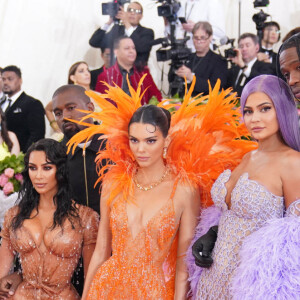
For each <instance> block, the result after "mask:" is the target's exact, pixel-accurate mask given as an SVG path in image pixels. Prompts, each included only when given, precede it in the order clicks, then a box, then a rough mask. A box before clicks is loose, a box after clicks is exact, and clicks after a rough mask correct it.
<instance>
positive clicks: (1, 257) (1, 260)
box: [0, 238, 14, 278]
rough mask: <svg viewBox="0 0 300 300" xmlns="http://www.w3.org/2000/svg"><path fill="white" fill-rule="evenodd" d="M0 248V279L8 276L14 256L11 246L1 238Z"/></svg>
mask: <svg viewBox="0 0 300 300" xmlns="http://www.w3.org/2000/svg"><path fill="white" fill-rule="evenodd" d="M1 242H2V243H1V246H0V278H2V277H4V276H6V275H8V273H9V271H10V268H11V266H12V264H13V261H14V254H13V251H12V249H11V244H10V242H9V241H8V240H7V239H4V238H2V241H1Z"/></svg>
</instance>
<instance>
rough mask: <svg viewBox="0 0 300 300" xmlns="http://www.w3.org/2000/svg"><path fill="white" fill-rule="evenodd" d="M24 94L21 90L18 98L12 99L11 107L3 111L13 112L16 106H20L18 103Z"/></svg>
mask: <svg viewBox="0 0 300 300" xmlns="http://www.w3.org/2000/svg"><path fill="white" fill-rule="evenodd" d="M25 96H26V94H25V92H23V93H22V94H21V95H20V96H19V98H18V99H17V100H16V101H14V103H13V104H12V105H11V107H10V108H8V109H7V110H6V112H5V113H6V114H7V113H8V112H13V111H14V110H15V109H16V108H18V107H20V106H22V105H20V104H21V103H22V100H23V98H24V97H25Z"/></svg>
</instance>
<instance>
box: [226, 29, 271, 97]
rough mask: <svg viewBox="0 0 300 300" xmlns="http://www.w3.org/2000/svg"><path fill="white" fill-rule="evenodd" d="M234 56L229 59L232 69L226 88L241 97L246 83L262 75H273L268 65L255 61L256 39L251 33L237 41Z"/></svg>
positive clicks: (257, 46) (229, 72) (256, 51)
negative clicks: (231, 88) (231, 89)
mask: <svg viewBox="0 0 300 300" xmlns="http://www.w3.org/2000/svg"><path fill="white" fill-rule="evenodd" d="M234 51H235V53H236V55H235V56H234V57H230V58H229V60H231V61H232V63H233V67H232V68H231V69H229V71H228V86H229V87H233V89H234V91H236V92H237V93H238V96H240V95H241V93H242V90H243V88H244V86H245V85H246V83H247V82H248V81H250V80H251V79H252V78H254V77H256V76H258V75H262V74H274V71H273V69H272V66H271V64H270V63H265V62H263V61H259V60H258V59H257V53H258V51H259V42H258V37H257V36H256V35H255V34H253V33H244V34H242V35H241V36H240V37H239V39H238V49H234Z"/></svg>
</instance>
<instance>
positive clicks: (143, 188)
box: [133, 168, 168, 191]
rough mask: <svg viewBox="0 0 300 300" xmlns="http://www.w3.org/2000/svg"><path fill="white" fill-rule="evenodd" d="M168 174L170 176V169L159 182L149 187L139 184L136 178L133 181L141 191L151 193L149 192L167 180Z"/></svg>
mask: <svg viewBox="0 0 300 300" xmlns="http://www.w3.org/2000/svg"><path fill="white" fill-rule="evenodd" d="M167 174H168V169H167V168H166V171H165V172H164V174H163V175H162V176H161V178H160V179H159V180H158V181H156V182H153V183H151V184H149V185H148V186H142V185H141V184H139V183H138V182H137V180H136V176H135V178H134V179H133V182H134V183H135V185H136V186H137V188H138V189H140V190H142V191H149V190H151V189H153V188H155V187H156V186H158V185H159V184H160V183H162V182H163V180H164V179H165V178H166V176H167Z"/></svg>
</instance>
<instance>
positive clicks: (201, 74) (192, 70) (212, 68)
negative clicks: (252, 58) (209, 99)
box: [175, 22, 227, 95]
mask: <svg viewBox="0 0 300 300" xmlns="http://www.w3.org/2000/svg"><path fill="white" fill-rule="evenodd" d="M192 33H193V43H194V46H195V49H196V52H195V53H192V54H190V56H189V59H188V62H187V64H186V65H183V66H181V67H180V68H179V69H178V70H177V71H176V72H175V73H176V75H177V76H179V77H182V78H184V77H186V79H187V80H189V81H192V80H193V76H194V75H195V76H196V84H195V88H194V92H193V95H197V94H199V93H204V94H208V92H209V86H208V80H209V81H210V84H211V86H214V85H215V84H216V82H217V79H218V78H220V80H221V88H222V87H225V86H226V82H227V62H226V60H225V59H223V58H222V57H221V56H220V55H217V54H215V53H214V52H213V51H211V50H210V49H209V45H210V43H211V40H212V37H213V30H212V26H211V25H210V24H209V23H208V22H198V23H196V24H195V26H194V28H193V31H192Z"/></svg>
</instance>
